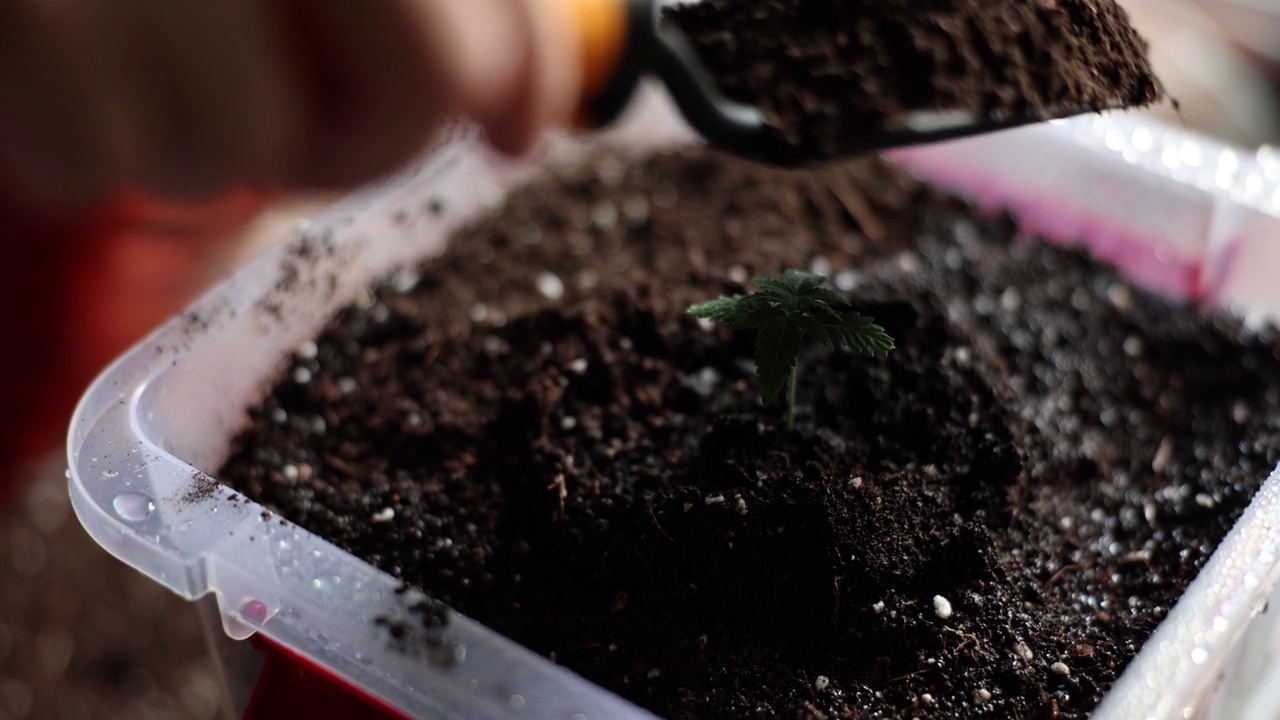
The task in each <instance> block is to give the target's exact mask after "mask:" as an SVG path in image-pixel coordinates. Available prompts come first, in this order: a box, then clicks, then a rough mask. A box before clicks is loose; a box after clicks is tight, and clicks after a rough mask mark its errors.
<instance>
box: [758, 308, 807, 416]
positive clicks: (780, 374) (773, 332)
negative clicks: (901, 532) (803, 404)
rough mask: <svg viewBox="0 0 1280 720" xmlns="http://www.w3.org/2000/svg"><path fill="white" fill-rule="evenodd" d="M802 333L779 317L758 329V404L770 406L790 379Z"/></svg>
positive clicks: (801, 342)
mask: <svg viewBox="0 0 1280 720" xmlns="http://www.w3.org/2000/svg"><path fill="white" fill-rule="evenodd" d="M803 341H804V331H803V330H801V329H800V326H799V325H796V324H795V323H793V322H790V321H789V320H788V319H787V318H786V317H779V318H776V319H774V320H772V321H771V322H769V323H768V324H767V325H765V326H764V327H763V328H761V329H760V335H759V337H757V338H756V374H757V375H758V376H759V377H760V400H761V402H763V403H764V405H765V407H768V406H769V405H771V404H773V401H774V400H775V399H777V397H778V393H780V392H782V389H783V388H784V387H786V384H787V380H789V379H790V378H791V369H792V368H794V367H795V366H796V360H797V359H798V358H799V357H800V348H801V346H802V344H803Z"/></svg>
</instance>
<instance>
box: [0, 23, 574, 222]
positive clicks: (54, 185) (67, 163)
mask: <svg viewBox="0 0 1280 720" xmlns="http://www.w3.org/2000/svg"><path fill="white" fill-rule="evenodd" d="M559 9H560V8H559V7H558V5H557V3H556V2H555V0H377V1H376V2H369V1H368V0H184V1H182V2H174V1H173V0H62V1H60V2H55V3H50V2H44V1H43V0H0V109H3V112H0V200H3V199H6V198H8V199H10V201H11V202H13V203H15V204H20V205H25V206H28V207H39V208H45V209H48V210H53V211H60V212H66V211H72V210H76V209H80V208H84V207H88V206H91V205H92V204H93V203H97V202H100V201H102V200H103V199H105V198H106V197H109V196H110V195H111V194H112V193H113V192H115V191H117V190H119V189H121V188H126V187H127V188H129V189H132V190H141V191H143V192H146V193H154V194H156V195H158V196H160V197H164V198H167V199H180V200H203V199H207V198H211V197H213V196H215V195H217V194H218V193H220V192H221V191H223V190H226V189H228V188H229V187H232V186H253V187H262V188H282V189H288V190H312V189H322V190H339V189H345V188H347V187H351V186H355V185H358V184H362V183H365V182H368V181H370V180H373V179H376V178H377V177H379V176H381V175H383V174H385V173H388V172H390V171H392V170H394V169H396V168H397V167H398V166H400V165H401V164H403V163H404V162H406V161H407V160H409V159H411V157H412V156H413V155H414V154H415V153H416V152H417V151H418V150H420V149H421V148H422V147H423V146H425V145H426V144H427V143H428V141H429V140H430V138H431V137H432V136H433V135H434V133H435V132H436V131H437V130H438V129H439V127H440V125H441V123H442V122H443V121H444V120H445V119H446V118H447V117H449V116H454V115H464V116H468V117H470V118H472V119H474V120H475V121H477V122H478V123H479V124H480V125H481V126H482V127H483V128H484V129H485V130H486V131H487V133H488V135H489V139H490V141H491V142H492V143H493V145H494V146H495V147H496V148H497V149H498V150H500V151H502V152H505V153H511V154H519V153H523V152H524V151H526V150H527V149H529V148H530V146H531V145H532V144H533V142H534V141H535V139H536V137H537V135H538V134H539V131H540V130H541V129H543V128H545V127H548V126H565V125H568V124H570V123H571V122H572V119H573V114H574V112H575V109H576V103H577V96H578V95H579V90H578V88H579V86H580V83H581V82H582V79H581V75H582V71H581V69H580V68H579V67H578V65H579V62H578V55H577V54H576V52H577V51H576V48H575V46H574V44H573V42H572V38H571V37H570V33H571V29H570V28H567V27H565V23H564V22H563V18H560V17H558V16H557V14H556V13H557V11H558V10H559Z"/></svg>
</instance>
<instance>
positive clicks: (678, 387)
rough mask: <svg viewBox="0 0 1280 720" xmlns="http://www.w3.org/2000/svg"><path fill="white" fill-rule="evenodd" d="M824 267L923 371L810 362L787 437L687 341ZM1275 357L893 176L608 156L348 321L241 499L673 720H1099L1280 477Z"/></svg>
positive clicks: (707, 340) (254, 416)
mask: <svg viewBox="0 0 1280 720" xmlns="http://www.w3.org/2000/svg"><path fill="white" fill-rule="evenodd" d="M791 267H798V268H808V269H811V270H814V271H817V272H819V273H822V274H825V275H828V276H829V277H830V278H831V284H832V287H834V288H835V289H837V290H838V291H839V292H841V293H844V294H846V295H847V296H848V297H849V298H850V299H851V301H852V302H853V304H854V305H855V307H857V308H858V309H860V310H863V311H864V312H866V313H868V314H871V315H872V316H874V317H876V318H877V319H878V320H879V321H880V322H881V323H882V324H884V325H885V326H886V328H887V329H888V330H889V331H890V332H891V333H892V334H893V335H894V336H895V338H896V339H897V342H898V349H897V350H895V351H894V352H893V353H892V354H891V355H890V356H889V357H888V358H886V359H884V360H868V359H865V358H862V357H858V356H853V355H850V354H848V353H843V352H829V351H825V350H821V349H819V350H817V351H813V352H809V353H807V354H806V355H805V356H804V357H803V358H802V362H803V363H804V366H805V371H804V373H803V374H802V375H801V387H800V389H799V393H798V397H799V405H800V407H799V413H798V421H797V427H796V432H794V433H792V434H788V433H785V432H783V431H781V430H780V427H781V413H782V409H781V408H778V407H775V408H770V409H769V410H762V409H761V408H760V406H759V401H758V394H757V388H756V384H755V380H754V371H753V368H752V365H751V358H752V351H753V342H754V338H753V337H751V336H750V335H749V334H736V335H735V334H730V333H728V332H727V331H725V330H724V329H722V328H721V327H719V326H716V327H712V326H706V325H702V324H699V323H698V322H697V321H694V320H692V319H691V318H689V317H688V316H687V315H686V314H685V313H684V310H685V308H686V307H687V306H688V305H689V304H690V303H692V302H696V301H701V300H705V299H708V298H710V297H713V296H715V295H719V294H722V293H734V292H741V291H744V290H747V289H748V282H749V278H751V277H753V276H757V275H775V274H778V273H780V272H781V271H783V270H784V269H786V268H791ZM1277 347H1278V346H1277V338H1276V335H1275V333H1273V332H1270V331H1266V332H1261V331H1258V332H1255V331H1252V330H1249V329H1247V328H1245V327H1244V326H1242V324H1241V323H1240V322H1238V321H1236V320H1234V319H1232V318H1230V317H1227V316H1225V315H1219V314H1214V313H1211V312H1207V311H1202V310H1199V309H1196V308H1195V307H1192V306H1189V305H1182V304H1178V303H1174V302H1169V301H1165V300H1162V299H1159V298H1157V297H1154V296H1151V295H1149V294H1147V293H1145V292H1143V291H1142V290H1140V289H1139V288H1136V287H1133V286H1131V285H1130V284H1128V283H1126V282H1125V281H1124V280H1122V279H1121V278H1120V277H1119V276H1118V275H1117V273H1116V272H1114V271H1113V270H1112V269H1110V268H1108V267H1105V266H1102V265H1099V264H1096V263H1095V262H1093V261H1091V260H1090V259H1088V258H1087V257H1086V256H1085V255H1084V254H1082V253H1081V252H1078V251H1076V250H1071V249H1064V248H1061V247H1055V246H1050V245H1048V244H1045V243H1042V242H1038V241H1035V240H1034V239H1030V238H1026V237H1023V236H1022V235H1021V234H1020V233H1019V231H1018V228H1017V226H1016V225H1015V224H1014V223H1012V222H1011V221H1009V220H1008V219H1005V218H987V217H981V216H979V215H978V214H977V213H976V212H975V211H974V210H973V209H971V208H969V207H968V206H967V205H965V204H964V203H961V202H958V201H956V200H954V199H951V198H948V197H947V196H945V195H943V194H940V193H938V192H935V191H933V190H931V189H930V188H928V187H926V186H923V185H921V184H920V183H918V182H916V181H914V180H912V179H910V178H908V177H907V176H905V175H903V174H901V173H900V172H898V171H896V170H894V169H892V168H890V167H889V166H887V165H885V164H882V163H881V162H880V161H877V160H860V161H854V162H850V163H844V164H839V165H833V166H830V167H825V168H822V169H815V170H807V171H804V172H784V171H779V170H771V169H766V168H761V167H758V166H753V165H749V164H746V163H743V162H740V161H738V160H734V159H730V158H726V157H723V156H720V155H717V154H713V153H711V152H709V151H705V150H686V151H681V152H676V153H672V154H667V155H659V156H655V157H651V158H645V159H640V160H637V161H629V160H624V159H622V158H619V157H613V156H602V157H599V158H596V159H595V160H593V161H592V162H590V163H587V164H585V165H583V166H580V167H576V168H570V169H567V170H562V171H559V172H557V173H556V174H555V175H554V176H552V177H550V178H548V179H547V180H545V181H541V182H539V183H537V184H535V185H533V186H531V187H529V188H527V189H525V190H522V191H520V192H518V193H516V194H515V195H514V196H513V197H511V198H510V199H509V201H508V202H507V204H506V205H505V206H504V207H503V208H501V210H500V211H499V212H498V213H497V214H495V215H493V216H491V217H488V218H485V219H481V220H479V221H477V222H476V223H475V224H474V225H472V226H471V227H469V228H468V229H466V230H465V231H463V232H461V233H460V234H459V235H458V236H457V237H456V238H454V240H453V242H452V243H451V245H450V247H449V249H448V250H447V251H446V252H445V253H444V254H443V255H442V256H440V257H439V258H437V259H435V260H433V261H431V262H430V263H429V264H427V265H425V266H423V267H421V268H417V269H413V270H412V271H405V272H402V273H400V274H398V275H397V276H396V277H394V278H391V279H389V280H388V282H387V283H386V284H385V285H383V286H381V287H379V288H377V289H376V292H375V293H374V294H373V295H372V296H371V298H370V300H369V301H368V302H365V303H362V304H360V305H358V306H353V307H350V308H347V309H346V310H344V311H343V312H341V313H340V315H339V316H338V317H336V318H335V320H334V321H333V322H332V324H331V325H330V326H329V328H328V329H327V330H326V331H325V332H324V333H323V335H322V336H320V337H319V338H317V340H316V341H315V343H314V346H308V347H307V348H306V349H305V350H304V351H302V352H300V353H298V354H297V355H296V356H294V357H293V358H292V359H291V362H292V363H293V365H292V366H291V367H289V368H287V369H286V372H285V374H284V379H283V380H281V381H280V383H279V384H278V385H277V386H275V387H274V389H273V391H272V392H271V393H270V394H269V395H268V397H266V399H265V400H264V401H263V402H262V403H261V404H260V405H259V406H257V407H255V408H253V409H252V410H251V413H250V414H251V424H250V426H249V427H248V428H247V429H246V430H245V431H244V432H243V433H242V434H241V435H240V436H239V437H238V438H237V439H236V440H235V444H234V453H233V455H232V456H231V458H230V460H229V461H228V462H227V463H226V465H225V467H223V468H222V469H221V471H220V473H218V476H219V477H220V478H222V479H223V480H224V481H226V482H228V483H230V484H231V485H233V486H234V487H235V488H237V489H239V490H242V491H244V492H245V493H247V494H248V495H249V496H251V497H253V498H254V499H256V500H258V501H260V502H262V503H264V504H266V505H267V506H268V507H270V508H272V509H273V510H275V511H278V512H279V513H281V514H282V515H284V516H285V517H288V518H290V519H291V520H293V521H295V522H297V523H299V524H301V525H302V526H303V527H305V528H307V529H308V530H310V531H312V532H314V533H316V534H318V535H321V536H323V537H325V538H328V539H330V540H332V541H333V542H335V543H337V544H338V545H339V546H341V547H343V548H346V549H348V550H349V551H351V552H352V553H354V554H356V555H358V556H359V557H361V558H364V559H365V560H367V561H368V562H370V563H371V564H373V565H375V566H377V567H379V568H381V569H383V570H384V571H386V572H388V573H390V574H392V575H394V576H396V577H398V578H401V579H403V581H404V582H405V583H406V584H408V585H412V586H415V587H418V588H422V589H423V590H425V591H427V592H428V593H430V594H432V595H434V596H435V597H437V598H439V599H440V600H442V601H444V602H446V603H448V604H449V605H450V606H452V607H453V608H454V609H456V610H457V611H460V612H462V613H465V614H468V615H470V616H471V617H473V618H475V619H477V620H479V621H480V622H482V623H484V624H486V625H488V626H489V627H492V628H494V629H496V630H497V631H499V632H501V633H504V634H506V635H507V636H509V637H511V638H513V639H514V640H515V641H517V642H519V643H522V644H524V645H525V646H527V647H529V648H531V649H533V650H534V651H536V652H538V653H541V654H543V655H544V656H546V657H548V658H552V659H554V661H556V662H558V663H561V664H563V665H564V666H565V667H567V668H569V669H571V670H573V671H575V672H577V673H580V674H581V675H583V676H585V677H586V678H589V679H590V680H592V681H594V682H596V683H599V684H600V685H601V686H603V687H605V688H607V689H609V690H611V691H614V692H617V693H619V694H621V695H622V696H624V697H626V698H628V699H630V700H632V701H634V702H636V703H638V704H639V705H641V706H643V707H646V708H649V709H651V710H652V711H654V712H656V713H657V714H659V715H660V716H663V717H667V718H707V717H744V716H762V717H812V718H819V717H828V718H836V717H901V716H905V717H931V718H957V717H974V716H987V717H1001V718H1004V717H1023V718H1032V717H1072V718H1082V717H1086V716H1087V715H1088V714H1089V713H1090V711H1091V710H1093V709H1094V708H1095V706H1096V704H1097V702H1098V701H1099V699H1100V698H1101V696H1102V695H1103V694H1104V693H1105V692H1106V691H1107V690H1108V689H1109V688H1110V687H1111V685H1112V683H1113V682H1114V680H1115V679H1116V677H1117V675H1118V674H1119V673H1120V672H1121V671H1122V670H1123V669H1124V667H1125V666H1126V664H1127V663H1128V662H1129V661H1130V660H1131V659H1132V658H1133V656H1134V654H1135V653H1136V651H1137V650H1138V649H1139V648H1140V647H1141V646H1142V644H1143V643H1144V642H1145V641H1146V639H1147V638H1148V637H1149V635H1150V633H1151V632H1152V630H1153V629H1154V628H1155V627H1156V625H1157V624H1158V623H1159V622H1160V620H1161V619H1162V618H1163V617H1164V616H1165V614H1166V612H1167V610H1168V609H1169V608H1170V607H1171V606H1172V605H1173V604H1174V603H1175V602H1176V601H1177V600H1178V598H1179V597H1180V595H1181V594H1182V593H1183V591H1184V590H1185V588H1186V587H1187V585H1188V583H1189V582H1190V580H1191V579H1192V578H1193V577H1194V576H1195V574H1196V573H1197V571H1198V570H1199V569H1200V568H1201V567H1202V565H1203V563H1204V562H1205V561H1206V559H1207V558H1208V557H1209V555H1210V554H1211V553H1212V551H1213V550H1214V548H1215V547H1216V546H1217V544H1218V543H1219V542H1220V540H1221V539H1222V537H1223V536H1224V535H1225V533H1226V532H1227V530H1228V529H1229V528H1230V526H1231V525H1232V524H1233V522H1234V521H1235V520H1236V519H1237V518H1238V517H1239V515H1240V514H1241V512H1242V510H1243V508H1244V507H1245V506H1246V504H1247V503H1248V501H1249V499H1250V497H1251V496H1252V495H1253V494H1254V492H1255V491H1256V489H1257V488H1258V487H1259V485H1260V483H1261V481H1262V480H1263V478H1264V477H1265V475H1266V474H1267V472H1268V471H1269V469H1270V468H1272V467H1274V465H1275V463H1276V462H1277V460H1280V412H1278V411H1280V354H1278V351H1277ZM438 619H439V618H435V620H438Z"/></svg>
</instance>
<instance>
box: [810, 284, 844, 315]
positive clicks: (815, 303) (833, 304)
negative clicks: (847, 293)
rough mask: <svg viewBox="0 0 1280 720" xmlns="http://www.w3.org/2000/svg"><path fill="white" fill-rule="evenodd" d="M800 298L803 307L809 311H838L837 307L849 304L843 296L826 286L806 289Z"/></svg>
mask: <svg viewBox="0 0 1280 720" xmlns="http://www.w3.org/2000/svg"><path fill="white" fill-rule="evenodd" d="M800 299H801V304H802V305H803V307H805V309H807V310H810V311H813V310H816V309H828V310H831V311H832V312H835V313H839V312H840V311H839V310H838V308H845V307H848V306H849V303H848V302H847V301H846V300H845V299H844V298H842V297H840V296H839V295H837V294H835V293H833V292H831V291H830V290H828V289H826V288H813V289H811V290H809V291H807V292H806V293H805V294H804V295H803V296H802V297H801V298H800Z"/></svg>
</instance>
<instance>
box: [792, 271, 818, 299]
mask: <svg viewBox="0 0 1280 720" xmlns="http://www.w3.org/2000/svg"><path fill="white" fill-rule="evenodd" d="M782 279H783V280H784V281H785V282H786V283H787V284H788V285H789V286H790V287H791V288H793V290H792V292H794V293H795V294H796V295H804V294H806V293H808V292H810V291H812V290H815V289H817V288H820V287H822V285H823V284H824V283H826V281H827V279H826V278H824V277H823V276H821V275H815V274H813V273H807V272H804V271H801V270H787V271H786V272H784V273H782Z"/></svg>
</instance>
